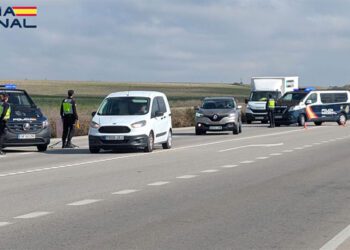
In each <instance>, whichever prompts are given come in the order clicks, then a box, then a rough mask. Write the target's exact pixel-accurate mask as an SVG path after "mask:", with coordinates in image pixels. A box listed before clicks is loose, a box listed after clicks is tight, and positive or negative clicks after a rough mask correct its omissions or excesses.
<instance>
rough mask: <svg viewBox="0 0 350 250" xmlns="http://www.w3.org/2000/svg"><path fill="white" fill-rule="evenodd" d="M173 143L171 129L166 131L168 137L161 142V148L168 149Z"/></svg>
mask: <svg viewBox="0 0 350 250" xmlns="http://www.w3.org/2000/svg"><path fill="white" fill-rule="evenodd" d="M172 144H173V134H172V132H171V130H169V133H168V139H167V141H166V142H165V143H163V144H162V147H163V149H170V148H171V146H172Z"/></svg>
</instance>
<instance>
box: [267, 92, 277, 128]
mask: <svg viewBox="0 0 350 250" xmlns="http://www.w3.org/2000/svg"><path fill="white" fill-rule="evenodd" d="M275 106H276V101H275V99H273V97H272V96H269V98H268V99H267V102H266V110H267V112H268V116H269V121H270V128H274V127H275Z"/></svg>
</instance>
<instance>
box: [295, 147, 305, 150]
mask: <svg viewBox="0 0 350 250" xmlns="http://www.w3.org/2000/svg"><path fill="white" fill-rule="evenodd" d="M294 149H295V150H301V149H304V148H303V147H296V148H294Z"/></svg>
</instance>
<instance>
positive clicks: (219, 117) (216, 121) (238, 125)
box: [195, 97, 242, 135]
mask: <svg viewBox="0 0 350 250" xmlns="http://www.w3.org/2000/svg"><path fill="white" fill-rule="evenodd" d="M195 121H196V135H201V134H205V133H206V132H207V131H232V133H233V134H238V133H241V132H242V119H241V107H240V106H237V103H236V100H235V98H234V97H206V98H205V99H204V100H203V103H202V105H201V107H200V108H198V110H197V111H196V118H195Z"/></svg>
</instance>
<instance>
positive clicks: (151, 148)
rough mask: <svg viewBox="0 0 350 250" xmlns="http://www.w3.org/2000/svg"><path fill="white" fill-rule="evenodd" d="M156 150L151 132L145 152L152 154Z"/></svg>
mask: <svg viewBox="0 0 350 250" xmlns="http://www.w3.org/2000/svg"><path fill="white" fill-rule="evenodd" d="M153 148H154V135H153V132H151V133H150V134H149V136H148V140H147V146H146V147H145V148H144V151H145V152H147V153H151V152H152V151H153Z"/></svg>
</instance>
